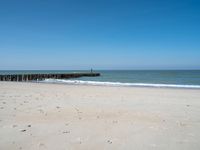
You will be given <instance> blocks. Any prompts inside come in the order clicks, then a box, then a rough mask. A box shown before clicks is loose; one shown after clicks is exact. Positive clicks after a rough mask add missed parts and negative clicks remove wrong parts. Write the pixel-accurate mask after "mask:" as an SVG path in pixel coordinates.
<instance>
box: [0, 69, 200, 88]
mask: <svg viewBox="0 0 200 150" xmlns="http://www.w3.org/2000/svg"><path fill="white" fill-rule="evenodd" d="M65 72H66V73H69V72H70V73H71V72H89V71H81V70H75V71H74V70H68V71H64V70H59V71H58V70H57V71H54V70H48V71H0V74H9V73H11V74H14V73H65ZM95 72H99V73H101V76H99V77H81V78H75V79H46V80H45V81H43V82H51V83H52V82H53V83H64V84H84V85H104V86H105V85H106V86H145V87H172V88H198V89H200V70H97V71H95Z"/></svg>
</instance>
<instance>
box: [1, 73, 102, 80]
mask: <svg viewBox="0 0 200 150" xmlns="http://www.w3.org/2000/svg"><path fill="white" fill-rule="evenodd" d="M96 76H100V73H92V72H91V73H64V74H63V73H62V74H7V75H0V81H41V80H44V79H49V78H52V79H69V78H79V77H96Z"/></svg>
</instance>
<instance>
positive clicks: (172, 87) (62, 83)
mask: <svg viewBox="0 0 200 150" xmlns="http://www.w3.org/2000/svg"><path fill="white" fill-rule="evenodd" d="M86 82H87V81H86ZM100 82H101V81H100ZM0 83H34V84H35V83H36V84H53V85H67V86H97V87H122V88H123V87H124V88H155V89H186V90H200V85H179V84H177V85H175V84H148V83H147V84H146V83H144V85H143V84H142V85H140V83H139V85H123V83H122V85H112V84H111V85H109V84H87V83H86V84H79V83H64V82H45V81H28V82H17V81H1V82H0ZM116 83H117V82H116ZM154 85H155V86H154ZM159 85H161V86H159ZM171 85H173V86H171ZM182 86H183V87H182ZM185 86H186V87H185ZM187 86H197V87H187Z"/></svg>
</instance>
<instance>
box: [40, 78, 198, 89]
mask: <svg viewBox="0 0 200 150" xmlns="http://www.w3.org/2000/svg"><path fill="white" fill-rule="evenodd" d="M42 82H47V83H65V84H73V85H102V86H126V87H160V88H162V87H163V88H164V87H166V88H192V89H200V85H179V84H151V83H122V82H102V81H83V80H63V79H45V80H44V81H42Z"/></svg>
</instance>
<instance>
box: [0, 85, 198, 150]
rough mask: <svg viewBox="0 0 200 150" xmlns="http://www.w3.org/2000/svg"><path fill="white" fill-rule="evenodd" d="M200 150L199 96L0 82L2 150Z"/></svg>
mask: <svg viewBox="0 0 200 150" xmlns="http://www.w3.org/2000/svg"><path fill="white" fill-rule="evenodd" d="M40 149H41V150H79V149H80V150H82V149H83V150H103V149H105V150H111V149H113V150H130V149H136V150H147V149H148V150H151V149H152V150H154V149H156V150H199V149H200V90H198V89H196V90H195V89H170V88H139V87H138V88H137V87H106V86H84V85H64V84H45V83H19V82H0V150H40Z"/></svg>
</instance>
